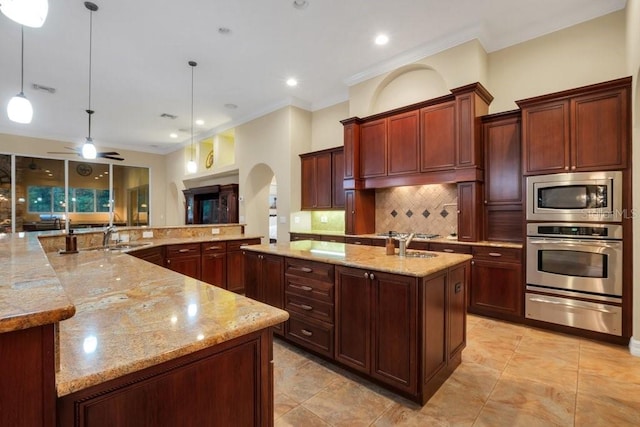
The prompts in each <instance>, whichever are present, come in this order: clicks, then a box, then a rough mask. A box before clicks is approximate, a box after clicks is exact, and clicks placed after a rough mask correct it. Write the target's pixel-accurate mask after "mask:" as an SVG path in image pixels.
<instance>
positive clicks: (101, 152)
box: [98, 151, 120, 156]
mask: <svg viewBox="0 0 640 427" xmlns="http://www.w3.org/2000/svg"><path fill="white" fill-rule="evenodd" d="M98 154H100V155H107V156H119V155H120V153H118V152H116V151H100V152H99V153H98Z"/></svg>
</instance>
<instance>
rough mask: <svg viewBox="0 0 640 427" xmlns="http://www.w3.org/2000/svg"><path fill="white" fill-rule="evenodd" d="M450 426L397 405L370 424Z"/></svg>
mask: <svg viewBox="0 0 640 427" xmlns="http://www.w3.org/2000/svg"><path fill="white" fill-rule="evenodd" d="M452 425H455V424H452V423H451V422H450V421H447V420H442V419H439V418H437V417H435V418H434V417H432V416H431V415H429V414H424V413H422V412H420V411H418V410H415V409H412V408H408V407H406V406H404V405H402V404H399V403H394V404H393V405H391V407H389V408H388V409H387V410H386V411H385V412H384V413H383V414H382V415H381V416H380V417H379V418H378V419H377V420H376V421H375V422H374V423H373V424H372V426H374V427H425V426H429V427H448V426H452ZM469 425H470V424H469ZM460 426H461V425H460Z"/></svg>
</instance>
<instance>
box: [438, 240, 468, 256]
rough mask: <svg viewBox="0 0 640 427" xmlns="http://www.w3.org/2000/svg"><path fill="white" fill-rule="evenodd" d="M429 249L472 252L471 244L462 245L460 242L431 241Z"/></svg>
mask: <svg viewBox="0 0 640 427" xmlns="http://www.w3.org/2000/svg"><path fill="white" fill-rule="evenodd" d="M429 250H430V251H435V252H446V253H450V254H470V253H471V246H468V245H460V244H458V243H439V242H429Z"/></svg>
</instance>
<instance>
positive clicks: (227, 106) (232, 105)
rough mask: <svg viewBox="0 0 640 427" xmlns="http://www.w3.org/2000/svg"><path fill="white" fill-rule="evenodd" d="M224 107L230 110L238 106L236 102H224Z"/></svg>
mask: <svg viewBox="0 0 640 427" xmlns="http://www.w3.org/2000/svg"><path fill="white" fill-rule="evenodd" d="M224 106H225V108H228V109H230V110H235V109H236V108H238V106H237V105H236V104H231V103H229V104H224Z"/></svg>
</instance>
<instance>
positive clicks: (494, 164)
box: [483, 112, 522, 204]
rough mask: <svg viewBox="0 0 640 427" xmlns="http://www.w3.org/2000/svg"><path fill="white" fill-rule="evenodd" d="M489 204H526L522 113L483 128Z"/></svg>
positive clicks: (492, 122) (487, 199)
mask: <svg viewBox="0 0 640 427" xmlns="http://www.w3.org/2000/svg"><path fill="white" fill-rule="evenodd" d="M483 139H484V149H485V181H484V182H485V189H484V191H485V203H486V204H509V203H511V204H513V203H515V204H518V203H522V168H521V166H520V161H521V154H520V113H519V112H517V113H515V114H513V115H511V116H507V117H506V118H503V119H501V120H494V121H488V122H485V123H484V125H483Z"/></svg>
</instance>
